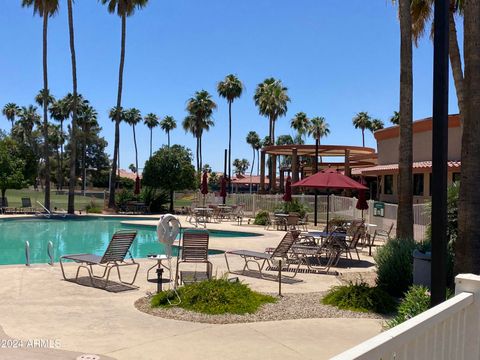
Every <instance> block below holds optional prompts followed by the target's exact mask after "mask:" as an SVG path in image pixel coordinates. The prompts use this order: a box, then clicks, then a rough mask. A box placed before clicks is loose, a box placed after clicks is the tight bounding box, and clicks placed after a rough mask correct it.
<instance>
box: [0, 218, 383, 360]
mask: <svg viewBox="0 0 480 360" xmlns="http://www.w3.org/2000/svg"><path fill="white" fill-rule="evenodd" d="M220 226H221V227H224V228H225V229H228V230H238V227H236V226H232V225H226V224H222V225H220ZM241 230H244V231H252V230H253V228H250V227H243V226H242V229H241ZM256 230H257V231H260V232H262V233H265V232H264V231H263V230H262V229H260V228H256ZM265 234H266V235H265V236H261V237H255V238H228V239H226V238H225V239H221V238H215V239H212V247H216V248H225V247H228V248H236V247H238V246H237V245H243V246H241V247H242V248H247V249H258V250H261V249H262V248H264V247H265V246H272V245H275V244H276V243H278V240H279V239H280V238H281V236H282V233H280V232H276V231H273V232H266V233H265ZM227 245H228V246H227ZM364 260H365V262H366V263H368V262H369V261H371V259H369V258H367V257H364ZM212 261H213V263H214V272H215V273H217V274H218V275H220V274H222V273H223V272H224V271H225V270H226V269H225V264H224V258H223V255H217V256H212ZM140 263H141V270H140V273H139V275H138V280H137V283H136V284H137V285H138V286H140V289H139V290H133V291H131V290H130V291H123V292H117V293H114V292H108V291H104V290H101V289H97V288H92V287H89V286H81V285H78V284H75V283H72V282H66V281H64V280H63V279H62V276H61V271H60V268H59V266H58V265H55V266H53V267H50V266H47V265H33V266H32V267H30V268H27V267H25V266H1V267H0V299H1V300H0V326H1V327H3V330H4V331H5V333H6V335H7V336H9V337H10V338H13V339H21V340H23V341H24V343H25V342H27V341H29V340H33V339H40V340H51V341H53V342H54V344H55V346H52V347H53V349H40V350H38V349H32V348H26V347H23V348H20V349H12V348H11V347H10V348H9V349H6V348H4V347H3V348H2V347H0V359H30V358H31V359H39V360H42V359H76V358H77V357H78V356H79V355H80V354H99V355H100V356H101V359H112V358H113V359H119V360H120V359H128V360H132V359H163V358H165V359H167V358H173V357H176V358H179V359H259V358H263V359H278V358H289V359H328V358H329V357H331V356H332V355H334V354H337V353H339V352H341V351H343V350H345V349H347V348H349V347H351V346H353V345H356V344H358V343H360V342H361V341H363V340H366V339H367V338H369V337H371V336H373V335H376V334H377V333H379V332H380V330H381V322H380V321H379V320H373V319H304V320H285V321H275V322H259V323H247V324H230V325H213V324H202V323H190V322H182V321H176V320H168V319H163V318H159V317H154V316H150V315H147V314H144V313H142V312H139V311H138V310H136V309H135V307H134V305H133V304H134V302H135V301H136V300H137V299H138V298H140V297H142V296H144V295H145V294H146V293H147V292H148V291H154V290H155V285H154V284H152V283H149V282H147V281H146V269H147V268H148V267H149V266H151V265H152V264H153V263H152V262H151V261H149V260H145V259H142V260H140ZM233 265H234V266H238V267H240V266H241V262H240V260H239V259H235V260H233ZM74 269H75V267H74V265H73V264H69V265H68V266H67V270H69V271H70V272H71V273H72V272H73V270H74ZM371 270H372V268H371V267H370V268H364V269H361V271H371ZM342 271H358V269H353V268H352V269H342ZM126 275H127V276H128V275H129V274H128V271H127V273H126ZM299 278H300V279H301V280H303V281H302V282H300V283H296V284H284V286H283V291H284V292H298V293H302V292H310V291H323V290H327V289H328V288H329V287H331V286H332V285H336V284H338V283H339V281H338V279H337V278H336V277H335V276H332V275H324V274H299ZM114 280H115V279H114ZM241 280H243V281H245V282H247V283H249V284H250V285H251V286H252V288H254V289H255V290H258V291H264V292H270V293H275V292H276V290H277V288H278V284H277V283H275V282H272V281H265V280H260V279H256V278H251V277H241ZM6 335H3V336H2V335H1V333H0V339H5V338H6Z"/></svg>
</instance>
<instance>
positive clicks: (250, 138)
mask: <svg viewBox="0 0 480 360" xmlns="http://www.w3.org/2000/svg"><path fill="white" fill-rule="evenodd" d="M246 140H247V144H249V145H250V146H251V147H252V152H253V158H252V168H251V169H250V193H252V176H253V169H254V168H255V151H256V150H257V148H258V146H259V144H260V136H258V134H257V133H256V132H255V131H250V132H249V133H248V134H247V138H246Z"/></svg>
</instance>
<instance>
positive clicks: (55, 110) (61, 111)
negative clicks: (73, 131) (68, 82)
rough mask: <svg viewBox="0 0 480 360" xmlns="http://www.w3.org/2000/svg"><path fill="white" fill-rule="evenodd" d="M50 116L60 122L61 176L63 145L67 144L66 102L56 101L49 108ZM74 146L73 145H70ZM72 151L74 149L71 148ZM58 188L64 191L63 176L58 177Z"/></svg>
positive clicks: (61, 170) (67, 114) (61, 169)
mask: <svg viewBox="0 0 480 360" xmlns="http://www.w3.org/2000/svg"><path fill="white" fill-rule="evenodd" d="M49 111H50V116H51V117H52V119H54V120H56V121H58V122H59V123H60V128H59V129H58V132H59V133H58V136H59V139H58V141H59V145H60V157H59V164H58V168H59V169H60V172H59V174H61V173H62V172H63V144H64V143H65V136H64V132H63V122H64V121H65V120H67V119H68V117H69V111H68V109H67V105H66V102H65V101H64V100H54V101H53V103H52V104H51V105H50V107H49ZM70 145H72V144H70ZM71 149H72V148H71ZM57 181H58V184H57V185H58V187H59V188H60V190H62V189H63V176H60V177H58V180H57Z"/></svg>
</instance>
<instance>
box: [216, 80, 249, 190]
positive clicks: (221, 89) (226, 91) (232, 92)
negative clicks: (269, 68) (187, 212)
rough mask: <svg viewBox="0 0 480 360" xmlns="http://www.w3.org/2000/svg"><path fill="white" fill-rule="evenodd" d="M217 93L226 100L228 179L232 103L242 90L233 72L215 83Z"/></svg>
mask: <svg viewBox="0 0 480 360" xmlns="http://www.w3.org/2000/svg"><path fill="white" fill-rule="evenodd" d="M217 92H218V95H219V96H220V97H222V98H224V99H227V102H228V179H229V182H230V178H231V176H232V168H231V163H232V104H233V101H234V100H235V99H237V98H239V97H240V96H242V92H243V84H242V82H241V81H240V80H239V79H238V78H237V77H236V76H235V75H233V74H230V75H227V76H226V77H225V79H224V80H223V81H220V82H219V83H218V84H217Z"/></svg>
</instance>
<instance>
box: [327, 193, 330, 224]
mask: <svg viewBox="0 0 480 360" xmlns="http://www.w3.org/2000/svg"><path fill="white" fill-rule="evenodd" d="M329 217H330V190H327V233H328V230H329V229H328V222H329Z"/></svg>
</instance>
